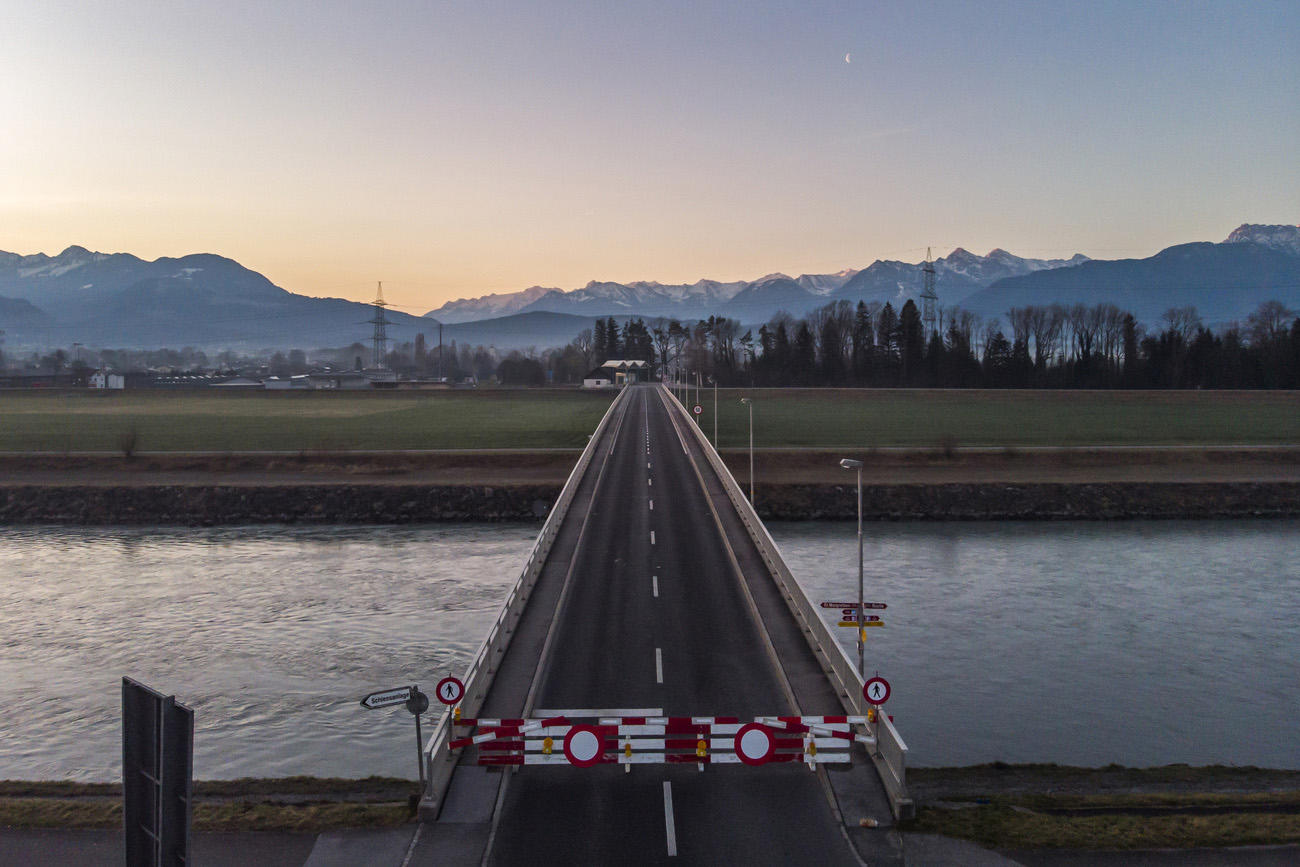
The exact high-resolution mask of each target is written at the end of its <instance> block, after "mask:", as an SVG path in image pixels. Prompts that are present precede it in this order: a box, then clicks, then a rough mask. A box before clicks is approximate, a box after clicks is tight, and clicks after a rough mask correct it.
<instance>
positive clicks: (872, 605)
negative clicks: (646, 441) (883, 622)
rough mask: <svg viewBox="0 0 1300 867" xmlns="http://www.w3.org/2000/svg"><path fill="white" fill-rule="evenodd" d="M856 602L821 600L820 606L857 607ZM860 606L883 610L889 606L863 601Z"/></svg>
mask: <svg viewBox="0 0 1300 867" xmlns="http://www.w3.org/2000/svg"><path fill="white" fill-rule="evenodd" d="M857 607H858V603H856V602H823V603H822V608H857ZM862 607H863V608H865V609H867V610H868V611H884V610H885V609H886V608H888V607H889V606H888V605H886V604H885V603H883V602H863V603H862Z"/></svg>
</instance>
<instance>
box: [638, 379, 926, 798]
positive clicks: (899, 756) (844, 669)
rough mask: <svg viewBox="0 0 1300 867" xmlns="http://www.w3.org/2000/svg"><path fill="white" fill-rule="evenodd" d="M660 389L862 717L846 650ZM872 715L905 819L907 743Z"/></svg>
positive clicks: (829, 672)
mask: <svg viewBox="0 0 1300 867" xmlns="http://www.w3.org/2000/svg"><path fill="white" fill-rule="evenodd" d="M660 388H661V389H662V390H663V394H664V395H665V396H666V397H667V402H668V404H669V405H670V406H671V407H672V408H673V411H675V412H679V413H680V414H681V415H682V417H683V418H685V419H686V420H687V421H688V422H690V424H689V427H690V429H691V430H692V431H693V432H694V435H695V439H696V440H697V441H698V442H699V443H700V446H701V448H702V449H703V450H704V454H705V456H706V457H707V458H708V460H709V464H710V466H712V467H713V470H714V472H715V473H717V475H718V478H719V479H720V480H721V481H722V486H723V489H724V490H725V491H726V492H727V497H728V498H729V499H730V500H731V503H732V505H733V506H735V508H736V512H737V514H738V515H739V516H740V520H741V522H742V523H743V524H744V525H745V528H746V529H747V530H748V531H749V537H750V538H751V539H752V540H753V541H754V546H755V547H756V548H757V549H758V553H759V556H760V557H762V558H763V562H764V563H766V564H767V568H768V571H769V572H770V573H771V575H772V580H774V581H775V582H776V585H777V588H778V589H780V591H781V596H782V597H784V599H785V601H786V605H787V606H788V607H789V608H790V613H791V614H792V615H794V618H795V620H796V621H797V622H798V623H799V625H800V627H801V631H802V632H803V634H804V637H805V638H806V639H807V640H808V644H809V646H810V647H811V648H812V650H813V654H814V655H815V656H816V657H817V659H818V661H819V662H820V663H821V666H822V670H823V671H824V672H825V673H826V676H827V677H828V678H829V679H830V681H831V685H832V686H834V687H835V692H836V694H837V695H839V698H840V703H841V704H842V705H843V706H844V709H845V710H846V711H847V712H848V713H849V714H852V715H854V716H861V715H866V714H867V710H868V709H869V708H870V707H871V705H870V704H869V703H868V702H867V700H866V699H865V698H864V697H863V695H862V684H863V681H862V678H861V676H860V675H859V674H858V672H857V667H856V666H855V665H854V662H853V660H852V659H850V658H849V655H848V651H846V650H845V649H844V647H843V646H842V645H841V644H840V643H839V642H838V641H837V640H836V639H835V636H834V635H833V634H832V633H831V629H830V627H829V626H827V625H826V621H824V620H822V618H821V615H820V614H819V613H818V609H817V608H816V607H815V606H814V605H813V603H812V600H811V599H809V598H808V595H807V594H806V593H805V592H804V590H803V588H802V587H800V586H799V583H798V582H797V581H796V580H795V578H794V575H793V574H791V572H790V567H789V566H787V565H786V563H785V558H784V557H782V556H781V551H780V549H779V548H777V546H776V542H775V541H773V539H772V536H771V534H770V533H768V531H767V527H766V526H764V524H763V521H762V520H761V519H760V518H759V517H758V513H757V512H756V511H754V507H753V506H751V505H750V503H749V498H748V497H746V496H745V492H744V491H743V490H742V489H741V487H740V485H739V483H737V482H736V479H735V477H734V476H732V475H731V470H729V469H727V465H726V464H725V463H723V461H722V457H721V456H720V455H719V454H718V452H717V450H716V449H714V448H713V445H712V444H711V443H710V442H709V439H708V437H707V436H706V435H705V434H704V431H703V430H701V429H700V426H699V425H697V424H695V422H694V420H693V419H691V418H690V416H689V415H687V413H686V410H685V408H684V407H682V406H681V405H680V404H679V403H678V402H677V400H676V398H674V397H673V395H672V392H671V390H670V389H669V388H668V387H667V386H666V385H661V386H660ZM876 716H877V722H875V723H871V722H868V723H867V724H866V729H867V731H868V733H869V734H870V735H871V736H872V737H874V738H875V739H876V745H877V746H876V749H875V750H874V751H868V752H869V755H870V756H871V759H872V761H873V762H874V763H875V765H876V772H877V773H878V774H879V775H880V779H881V782H882V783H884V785H885V791H886V792H887V793H888V795H889V803H890V807H891V809H892V810H893V812H894V816H895V818H900V819H901V818H906V817H910V816H911V815H912V814H913V812H914V810H915V806H914V804H913V803H912V799H911V798H910V797H909V796H908V794H907V744H906V743H904V742H903V738H902V736H901V735H899V733H898V730H897V729H895V728H894V724H893V723H892V722H890V720H889V716H888V715H887V714H884V713H880V714H877V715H876Z"/></svg>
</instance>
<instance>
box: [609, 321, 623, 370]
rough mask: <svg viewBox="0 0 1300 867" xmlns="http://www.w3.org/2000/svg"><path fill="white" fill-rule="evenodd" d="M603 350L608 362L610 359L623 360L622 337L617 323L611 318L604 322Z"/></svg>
mask: <svg viewBox="0 0 1300 867" xmlns="http://www.w3.org/2000/svg"><path fill="white" fill-rule="evenodd" d="M605 349H606V351H607V352H609V355H607V356H605V360H606V361H608V360H609V359H611V358H624V357H625V356H624V355H623V336H622V335H621V334H620V333H619V330H618V323H617V322H615V321H614V317H613V316H611V317H609V318H608V319H606V320H605Z"/></svg>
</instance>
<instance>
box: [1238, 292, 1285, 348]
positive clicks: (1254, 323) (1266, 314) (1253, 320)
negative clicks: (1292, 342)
mask: <svg viewBox="0 0 1300 867" xmlns="http://www.w3.org/2000/svg"><path fill="white" fill-rule="evenodd" d="M1295 315H1296V314H1295V311H1293V310H1288V309H1287V307H1286V305H1285V304H1283V303H1282V302H1281V301H1265V302H1264V303H1263V304H1261V305H1259V307H1258V308H1256V310H1255V312H1254V313H1252V314H1250V315H1249V316H1247V317H1246V329H1247V331H1246V333H1247V335H1248V336H1249V337H1250V343H1251V345H1252V346H1268V345H1269V344H1271V343H1273V342H1274V341H1276V340H1277V339H1278V338H1280V337H1281V336H1282V335H1283V334H1285V333H1286V330H1287V324H1288V323H1289V322H1290V320H1291V319H1293V318H1294V317H1295Z"/></svg>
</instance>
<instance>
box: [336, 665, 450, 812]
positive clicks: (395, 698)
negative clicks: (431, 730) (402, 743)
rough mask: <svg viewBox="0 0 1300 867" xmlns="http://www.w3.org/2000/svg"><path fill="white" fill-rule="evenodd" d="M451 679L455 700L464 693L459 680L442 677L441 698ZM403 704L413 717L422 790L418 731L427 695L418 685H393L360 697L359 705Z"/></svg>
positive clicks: (421, 746) (373, 707) (421, 745)
mask: <svg viewBox="0 0 1300 867" xmlns="http://www.w3.org/2000/svg"><path fill="white" fill-rule="evenodd" d="M448 681H453V682H454V683H455V684H456V686H457V687H458V690H459V692H458V694H457V697H456V701H459V700H460V696H461V695H463V694H464V692H465V687H464V685H462V684H461V682H460V681H459V680H456V678H454V677H447V678H443V679H442V680H441V681H439V682H438V691H437V692H438V698H439V699H441V698H442V689H443V684H445V683H447V682H448ZM399 704H404V705H406V709H407V710H408V711H410V712H411V715H412V716H414V717H415V761H416V765H417V766H418V767H419V769H420V790H421V791H423V790H424V737H423V735H422V734H421V733H420V714H422V713H424V712H425V711H427V710H428V709H429V697H428V696H427V695H425V694H424V693H422V692H420V687H419V686H418V685H412V686H395V687H393V688H392V689H381V690H380V691H379V692H372V693H370V695H368V696H366V697H365V698H363V699H361V706H362V707H364V708H365V709H366V710H377V709H378V708H381V707H393V706H394V705H399ZM443 704H455V702H452V701H444V702H443Z"/></svg>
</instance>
